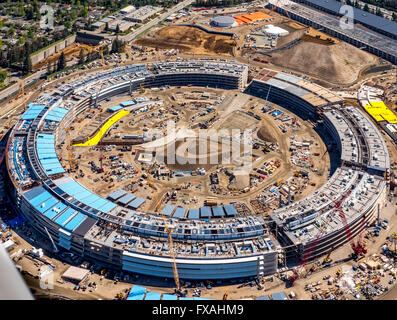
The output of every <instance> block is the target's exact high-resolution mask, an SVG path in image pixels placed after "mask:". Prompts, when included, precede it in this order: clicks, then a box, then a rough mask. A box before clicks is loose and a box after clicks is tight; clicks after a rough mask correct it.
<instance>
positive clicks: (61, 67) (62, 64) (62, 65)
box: [58, 51, 65, 71]
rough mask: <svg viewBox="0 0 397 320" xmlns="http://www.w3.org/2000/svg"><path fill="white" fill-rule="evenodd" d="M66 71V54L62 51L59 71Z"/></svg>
mask: <svg viewBox="0 0 397 320" xmlns="http://www.w3.org/2000/svg"><path fill="white" fill-rule="evenodd" d="M63 69H65V53H64V52H63V51H62V53H61V55H60V56H59V59H58V71H61V70H63Z"/></svg>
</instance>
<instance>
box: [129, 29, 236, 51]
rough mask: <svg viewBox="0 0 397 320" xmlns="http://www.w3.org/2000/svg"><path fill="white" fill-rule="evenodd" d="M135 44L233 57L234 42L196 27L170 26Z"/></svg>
mask: <svg viewBox="0 0 397 320" xmlns="http://www.w3.org/2000/svg"><path fill="white" fill-rule="evenodd" d="M135 44H137V45H140V46H147V47H153V48H159V49H168V48H169V49H179V50H181V51H184V52H191V53H195V54H207V53H222V54H227V55H232V50H233V46H234V41H233V40H232V39H231V38H230V37H228V36H223V35H213V34H209V33H207V32H205V31H202V30H200V29H197V28H194V27H186V26H170V27H163V28H161V29H159V30H157V31H156V33H155V34H154V35H153V36H151V37H150V36H147V37H145V38H141V39H138V40H137V41H136V42H135Z"/></svg>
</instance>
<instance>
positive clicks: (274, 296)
mask: <svg viewBox="0 0 397 320" xmlns="http://www.w3.org/2000/svg"><path fill="white" fill-rule="evenodd" d="M271 296H272V299H273V300H288V298H287V295H286V294H285V293H284V292H283V291H281V292H276V293H273V294H272V295H271Z"/></svg>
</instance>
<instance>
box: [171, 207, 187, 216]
mask: <svg viewBox="0 0 397 320" xmlns="http://www.w3.org/2000/svg"><path fill="white" fill-rule="evenodd" d="M185 213H186V209H185V208H182V207H178V208H176V210H175V212H174V215H173V216H172V217H173V218H184V217H185Z"/></svg>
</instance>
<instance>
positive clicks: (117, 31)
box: [116, 24, 120, 34]
mask: <svg viewBox="0 0 397 320" xmlns="http://www.w3.org/2000/svg"><path fill="white" fill-rule="evenodd" d="M119 33H120V25H119V24H117V26H116V34H119Z"/></svg>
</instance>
